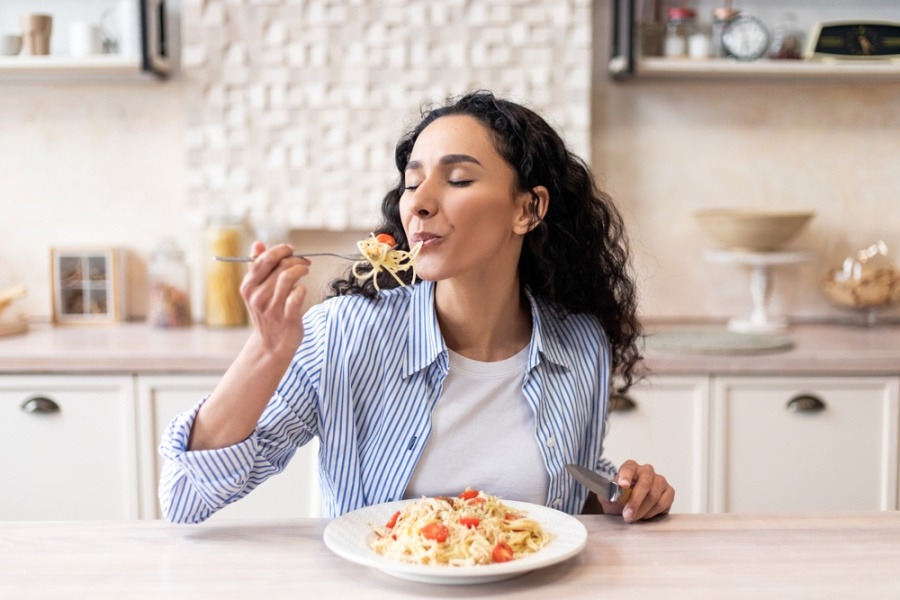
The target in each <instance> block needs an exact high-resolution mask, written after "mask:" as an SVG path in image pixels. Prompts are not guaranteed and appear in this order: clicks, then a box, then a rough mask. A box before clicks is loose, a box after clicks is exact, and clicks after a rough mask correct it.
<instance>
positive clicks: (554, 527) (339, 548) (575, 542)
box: [324, 500, 587, 585]
mask: <svg viewBox="0 0 900 600" xmlns="http://www.w3.org/2000/svg"><path fill="white" fill-rule="evenodd" d="M410 502H412V500H398V501H396V502H388V503H386V504H377V505H375V506H367V507H366V508H360V509H358V510H354V511H352V512H349V513H347V514H345V515H343V516H341V517H338V518H337V519H335V520H333V521H332V522H331V523H329V524H328V525H327V526H326V527H325V534H324V537H325V545H326V546H328V548H329V549H330V550H331V551H332V552H334V553H335V554H337V555H338V556H340V557H342V558H346V559H347V560H349V561H352V562H355V563H358V564H361V565H365V566H367V567H373V568H375V569H378V570H379V571H382V572H384V573H387V574H388V575H393V576H394V577H399V578H401V579H409V580H411V581H420V582H424V583H443V584H454V585H461V584H473V583H488V582H491V581H500V580H503V579H509V578H511V577H516V576H518V575H523V574H525V573H527V572H529V571H533V570H534V569H540V568H542V567H548V566H550V565H554V564H556V563H559V562H562V561H564V560H566V559H568V558H571V557H573V556H575V555H576V554H578V553H579V552H581V550H582V549H583V548H584V546H585V544H586V543H587V529H585V527H584V525H583V524H582V523H581V521H579V520H578V519H576V518H574V517H572V516H570V515H567V514H566V513H564V512H560V511H558V510H554V509H552V508H547V507H545V506H540V505H537V504H529V503H527V502H514V501H512V500H503V504H506V505H508V506H510V507H512V508H515V509H517V510H520V511H523V512H525V513H526V514H527V516H528V517H530V518H532V519H535V520H536V521H538V522H539V523H540V524H541V526H542V527H543V528H544V530H545V531H547V532H548V533H550V534H551V535H552V536H553V537H552V539H551V540H550V541H549V542H547V544H546V545H545V546H544V547H543V548H541V549H540V550H539V551H537V552H535V553H534V554H529V555H528V556H524V557H522V558H517V559H516V560H511V561H509V562H505V563H496V564H490V565H475V566H471V567H451V566H449V565H416V564H411V563H404V562H400V561H397V560H392V559H390V558H385V557H384V556H382V555H380V554H378V553H377V552H375V551H374V550H372V549H371V548H370V547H369V545H368V543H367V540H368V539H369V537H370V535H372V527H371V525H372V523H386V522H387V520H388V519H389V518H390V517H391V515H393V514H394V513H395V512H397V511H398V510H402V509H403V507H404V506H406V505H407V504H408V503H410Z"/></svg>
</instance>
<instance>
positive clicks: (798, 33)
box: [769, 13, 805, 60]
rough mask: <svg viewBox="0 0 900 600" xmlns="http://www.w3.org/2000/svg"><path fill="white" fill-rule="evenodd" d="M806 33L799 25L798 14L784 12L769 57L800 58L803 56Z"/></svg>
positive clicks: (770, 47) (776, 28) (775, 32)
mask: <svg viewBox="0 0 900 600" xmlns="http://www.w3.org/2000/svg"><path fill="white" fill-rule="evenodd" d="M804 37H805V34H804V33H803V30H802V29H800V27H799V26H798V25H797V16H796V15H794V14H793V13H782V14H781V17H780V19H779V22H778V26H777V27H775V31H774V35H773V36H772V44H771V45H770V46H769V58H776V59H791V60H798V59H800V58H803V56H802V55H803V40H804Z"/></svg>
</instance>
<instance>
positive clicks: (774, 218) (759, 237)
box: [694, 208, 815, 252]
mask: <svg viewBox="0 0 900 600" xmlns="http://www.w3.org/2000/svg"><path fill="white" fill-rule="evenodd" d="M814 214H815V213H814V212H813V211H797V212H778V211H764V210H745V209H731V208H717V209H706V210H700V211H697V212H696V213H695V214H694V216H695V217H696V219H697V222H698V223H700V226H701V227H703V229H704V230H705V231H706V233H708V234H709V235H710V237H712V238H713V239H715V240H716V241H718V242H719V243H721V244H723V245H724V246H725V247H726V248H728V249H730V250H745V251H749V252H772V251H774V250H778V249H780V248H781V247H782V246H784V245H785V244H787V243H788V242H789V241H791V240H792V239H793V238H794V237H796V236H797V234H798V233H800V231H801V230H802V229H803V227H804V226H805V225H806V224H807V223H808V222H809V220H810V219H811V218H812V217H813V215H814Z"/></svg>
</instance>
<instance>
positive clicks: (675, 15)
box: [667, 6, 697, 19]
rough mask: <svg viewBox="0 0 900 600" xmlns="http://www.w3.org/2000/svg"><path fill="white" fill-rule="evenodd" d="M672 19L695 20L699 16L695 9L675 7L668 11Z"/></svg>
mask: <svg viewBox="0 0 900 600" xmlns="http://www.w3.org/2000/svg"><path fill="white" fill-rule="evenodd" d="M667 14H668V15H669V18H670V19H693V18H695V17H696V16H697V13H696V12H694V9H692V8H687V7H685V6H673V7H671V8H669V10H668V11H667Z"/></svg>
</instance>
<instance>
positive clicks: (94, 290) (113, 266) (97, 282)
mask: <svg viewBox="0 0 900 600" xmlns="http://www.w3.org/2000/svg"><path fill="white" fill-rule="evenodd" d="M121 255H122V253H121V251H120V250H119V249H118V248H109V247H101V248H51V249H50V265H51V267H50V273H51V278H52V282H51V288H52V290H53V322H54V323H57V324H92V323H113V322H118V321H120V320H121V318H122V310H123V305H124V303H123V302H122V265H121Z"/></svg>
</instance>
